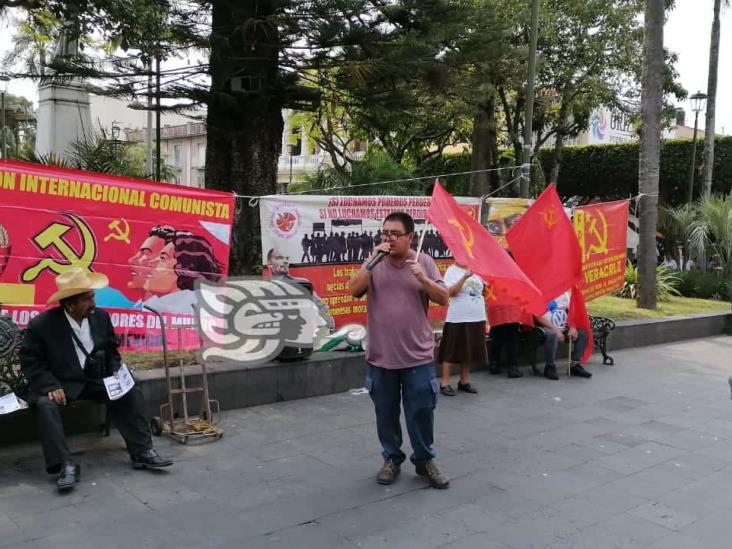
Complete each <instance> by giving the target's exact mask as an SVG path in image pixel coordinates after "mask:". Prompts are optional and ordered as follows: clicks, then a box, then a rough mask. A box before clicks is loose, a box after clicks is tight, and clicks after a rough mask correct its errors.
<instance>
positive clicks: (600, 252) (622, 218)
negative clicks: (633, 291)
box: [573, 200, 630, 301]
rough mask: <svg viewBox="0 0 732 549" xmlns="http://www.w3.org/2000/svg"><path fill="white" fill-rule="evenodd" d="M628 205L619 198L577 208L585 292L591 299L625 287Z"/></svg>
mask: <svg viewBox="0 0 732 549" xmlns="http://www.w3.org/2000/svg"><path fill="white" fill-rule="evenodd" d="M629 205H630V202H629V201H628V200H618V201H616V202H603V203H600V204H590V205H589V206H580V207H578V208H575V210H574V214H573V221H574V229H575V231H576V232H577V238H578V239H579V243H580V247H581V248H582V293H583V294H584V296H585V299H586V300H588V301H589V300H590V299H594V298H596V297H600V296H603V295H607V294H609V293H612V292H614V291H616V290H619V289H621V288H622V287H623V282H624V280H625V263H626V258H627V248H626V246H627V233H628V209H629Z"/></svg>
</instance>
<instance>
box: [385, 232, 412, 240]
mask: <svg viewBox="0 0 732 549" xmlns="http://www.w3.org/2000/svg"><path fill="white" fill-rule="evenodd" d="M408 234H409V233H402V232H400V231H380V232H379V235H381V238H383V239H384V240H392V239H394V240H396V239H397V238H401V237H402V236H406V235H408Z"/></svg>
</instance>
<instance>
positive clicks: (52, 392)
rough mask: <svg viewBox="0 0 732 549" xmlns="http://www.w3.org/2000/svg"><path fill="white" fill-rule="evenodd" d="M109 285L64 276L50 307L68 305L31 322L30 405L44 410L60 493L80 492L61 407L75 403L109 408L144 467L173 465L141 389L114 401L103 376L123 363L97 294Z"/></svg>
mask: <svg viewBox="0 0 732 549" xmlns="http://www.w3.org/2000/svg"><path fill="white" fill-rule="evenodd" d="M108 283H109V280H108V279H107V277H106V276H105V275H102V274H97V273H88V272H86V271H84V270H82V269H76V268H75V269H70V270H69V271H66V272H64V273H62V274H60V275H58V276H57V277H56V286H57V288H58V291H57V292H56V293H54V294H53V295H52V296H51V297H50V298H49V300H48V303H53V302H55V301H59V302H60V306H58V307H55V308H53V309H49V310H48V311H45V312H43V313H41V314H40V315H38V316H37V317H36V318H34V319H33V320H32V321H31V322H30V324H29V325H28V328H27V329H26V332H25V338H24V340H23V344H22V346H21V350H20V366H21V369H22V371H23V374H24V375H25V377H26V379H27V380H28V401H29V402H30V403H31V404H35V405H36V407H37V410H38V431H39V434H40V438H41V444H42V446H43V454H44V457H45V460H46V471H47V472H48V473H50V474H59V477H58V480H57V485H58V488H59V490H68V489H70V488H73V487H74V485H75V484H76V483H77V482H79V478H80V472H81V471H80V467H79V465H78V464H76V463H74V462H72V460H71V452H70V451H69V447H68V445H67V443H66V437H65V436H64V430H63V423H62V421H61V410H60V407H61V406H65V405H66V404H68V403H70V402H72V401H74V400H79V399H83V400H93V401H96V402H103V403H106V404H107V405H108V406H109V413H110V415H111V418H112V421H113V422H114V424H115V426H116V427H117V429H119V432H120V434H121V435H122V438H124V440H125V443H126V444H127V451H128V452H129V454H130V458H131V459H132V466H133V467H135V468H136V469H144V468H160V467H168V466H170V465H172V464H173V462H172V461H171V460H168V459H163V458H161V457H160V456H159V455H158V453H157V452H156V451H155V450H154V449H153V447H152V439H151V436H150V428H149V425H148V420H147V415H146V414H145V411H144V401H143V397H142V392H141V391H140V389H139V388H138V387H133V388H132V390H130V392H129V393H127V394H126V395H125V396H124V397H122V398H120V399H119V400H115V401H110V400H109V398H108V396H107V391H106V389H105V387H104V383H103V381H102V378H104V377H106V376H110V375H113V373H114V372H116V371H117V370H118V369H119V368H120V366H121V364H122V363H121V358H120V355H119V352H118V350H117V341H116V339H115V336H114V331H113V328H112V322H111V320H110V318H109V315H108V314H107V313H106V312H105V311H103V310H101V309H96V308H95V307H96V304H95V301H94V290H97V289H100V288H104V287H105V286H107V284H108Z"/></svg>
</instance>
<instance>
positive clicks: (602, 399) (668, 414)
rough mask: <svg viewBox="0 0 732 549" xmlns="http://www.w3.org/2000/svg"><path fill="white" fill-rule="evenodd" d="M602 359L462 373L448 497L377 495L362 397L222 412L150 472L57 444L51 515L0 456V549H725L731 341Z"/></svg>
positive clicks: (85, 446) (42, 496)
mask: <svg viewBox="0 0 732 549" xmlns="http://www.w3.org/2000/svg"><path fill="white" fill-rule="evenodd" d="M613 355H614V357H615V364H616V366H613V367H610V366H601V365H600V364H599V361H598V359H597V356H595V357H593V360H592V362H591V364H590V367H589V369H590V371H592V372H593V374H594V377H593V378H592V379H591V380H584V379H578V378H567V377H565V376H562V378H561V380H560V381H548V380H545V379H543V378H538V377H532V376H525V377H524V378H522V379H516V380H509V379H506V377H505V375H504V376H490V375H488V374H487V373H478V374H475V375H474V378H473V384H474V385H475V386H476V387H477V388H478V389H479V390H480V394H479V395H467V394H463V393H459V394H458V395H457V396H455V397H452V398H448V397H441V398H440V401H439V403H438V408H437V412H436V431H437V436H436V448H437V452H438V461H439V463H440V464H441V466H442V467H443V468H444V470H445V471H446V472H447V473H448V474H449V475H450V477H451V478H452V484H451V487H450V488H449V489H448V490H441V491H440V490H433V489H430V488H426V484H425V481H424V480H423V479H421V478H418V477H416V476H415V475H414V471H413V468H412V467H411V466H410V465H408V464H405V466H404V467H403V469H402V474H401V477H400V478H399V479H398V481H397V482H396V483H395V484H393V485H392V486H388V487H384V486H380V485H378V484H376V482H375V481H374V478H375V475H376V472H377V470H378V468H379V466H380V465H381V459H380V456H379V446H378V441H377V439H376V433H375V427H374V417H373V409H372V405H371V402H370V400H369V397H368V395H364V394H352V393H343V394H339V395H332V396H326V397H320V398H311V399H306V400H298V401H291V402H284V403H280V404H274V405H269V406H260V407H256V408H248V409H244V410H238V411H232V412H227V413H224V414H223V417H222V422H221V426H222V427H223V428H224V430H225V431H226V434H225V435H224V438H223V439H222V440H221V441H219V442H212V443H204V444H191V443H189V444H188V445H185V446H184V445H180V444H178V443H175V442H173V441H171V440H169V439H167V438H161V439H157V441H156V444H157V447H158V448H159V450H160V451H161V453H162V454H164V455H170V456H172V457H174V458H175V459H176V460H177V464H176V466H175V467H174V468H173V469H171V470H169V471H161V472H149V471H133V470H132V469H131V468H130V465H129V462H128V460H127V457H126V454H125V452H124V450H123V448H122V445H121V439H120V438H119V436H118V435H117V434H113V436H112V437H110V438H100V437H98V436H95V435H88V436H80V437H74V438H72V446H73V448H74V451H75V452H76V453H77V457H78V459H79V461H80V463H81V467H82V482H81V484H80V485H79V486H78V487H77V488H76V489H75V490H74V491H73V492H72V493H70V494H69V495H64V496H61V495H57V493H56V490H55V486H54V483H53V480H52V479H49V478H47V477H46V476H45V474H44V473H42V470H43V466H42V458H41V452H40V447H39V446H37V445H24V446H15V447H11V448H7V449H4V450H2V451H0V547H2V548H3V549H9V548H13V549H20V548H22V549H36V548H49V549H50V548H54V549H58V548H75V549H86V548H94V549H113V548H124V549H130V548H132V549H142V548H163V547H171V548H173V547H174V548H179V549H183V548H189V547H190V548H193V547H198V548H200V547H213V548H224V547H232V548H246V549H258V548H265V547H278V548H296V549H309V548H314V549H320V548H323V549H336V548H357V547H361V548H376V547H383V548H386V547H389V548H419V549H427V548H432V547H449V548H451V549H463V548H471V549H472V548H476V549H499V548H500V549H506V548H513V549H527V548H557V549H559V548H563V549H568V548H588V549H589V548H592V549H603V548H635V547H642V548H644V549H654V548H658V549H661V548H662V549H675V548H679V549H681V548H683V549H697V548H705V549H715V548H719V549H722V548H724V549H727V548H729V547H730V545H731V544H732V541H730V539H731V536H730V516H731V515H732V401H731V400H730V389H729V386H728V385H727V377H728V375H729V374H730V373H731V372H730V370H731V369H732V368H730V366H732V360H731V358H730V357H732V338H730V337H714V338H709V339H703V340H694V341H690V342H683V343H677V344H671V345H662V346H657V347H647V348H642V349H628V350H624V351H619V352H615V353H613ZM356 393H358V391H357V392H356ZM405 439H406V431H405ZM405 446H406V447H407V448H408V442H406V443H405Z"/></svg>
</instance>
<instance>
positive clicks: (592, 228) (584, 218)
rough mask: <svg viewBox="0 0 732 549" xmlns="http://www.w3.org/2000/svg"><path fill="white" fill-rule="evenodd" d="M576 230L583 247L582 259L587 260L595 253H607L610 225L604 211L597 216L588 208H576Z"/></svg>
mask: <svg viewBox="0 0 732 549" xmlns="http://www.w3.org/2000/svg"><path fill="white" fill-rule="evenodd" d="M574 230H575V232H576V233H577V239H578V240H579V243H580V246H581V247H582V260H583V261H587V260H588V259H589V258H590V256H591V255H593V254H607V253H608V248H607V238H608V227H607V219H605V216H604V215H603V213H602V212H600V211H598V212H597V216H594V215H592V214H591V213H590V212H588V211H586V210H575V212H574Z"/></svg>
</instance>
